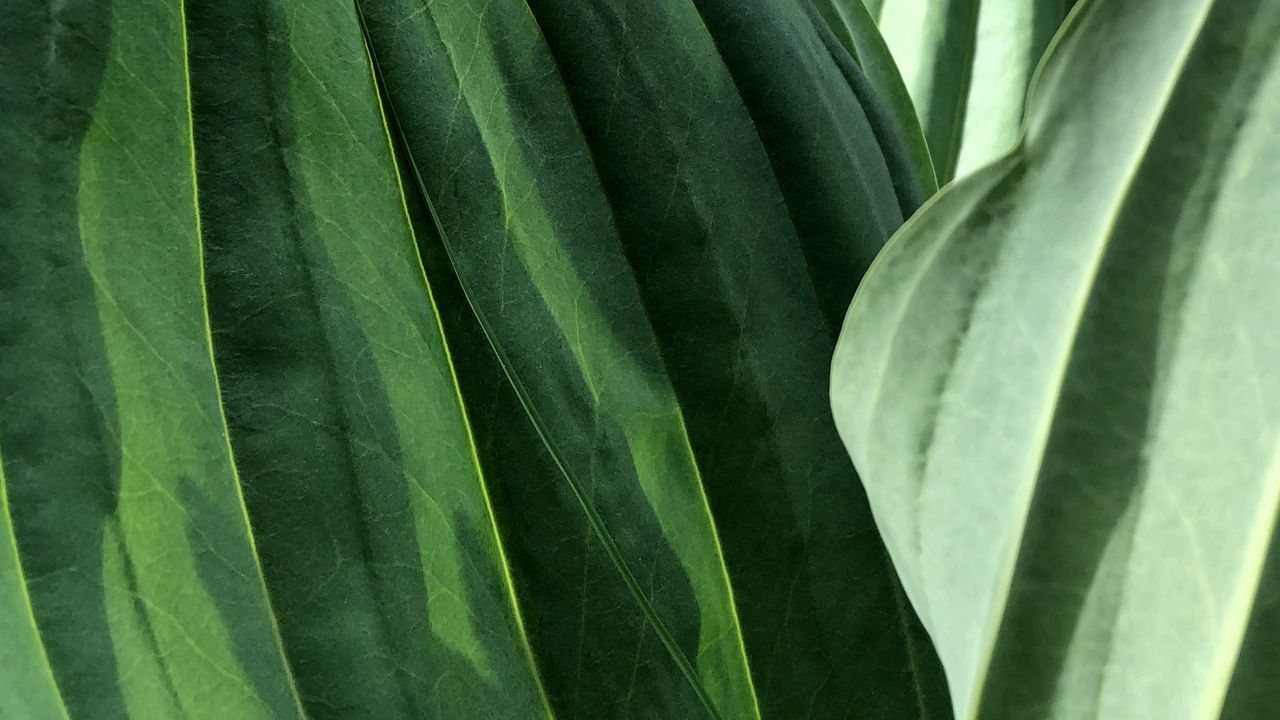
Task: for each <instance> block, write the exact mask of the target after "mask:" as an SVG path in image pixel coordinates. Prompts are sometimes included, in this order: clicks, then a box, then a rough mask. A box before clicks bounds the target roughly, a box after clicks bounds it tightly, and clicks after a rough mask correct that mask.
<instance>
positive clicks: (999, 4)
mask: <svg viewBox="0 0 1280 720" xmlns="http://www.w3.org/2000/svg"><path fill="white" fill-rule="evenodd" d="M826 1H828V2H830V1H832V0H826ZM863 2H864V3H865V4H866V6H867V9H868V10H869V11H870V12H871V14H872V15H873V16H874V17H875V18H876V21H877V23H878V24H879V27H880V32H881V33H882V34H883V35H884V39H885V42H886V43H887V44H888V46H889V49H890V51H891V52H892V54H893V58H894V60H896V61H897V64H898V68H899V70H900V71H901V73H902V77H903V80H904V81H905V82H906V86H907V90H908V92H909V93H910V95H911V98H912V99H913V100H914V101H915V107H916V111H917V112H918V114H919V117H920V124H921V125H922V126H923V127H924V134H925V137H926V138H927V139H928V144H929V150H930V152H931V154H932V156H933V162H934V167H935V169H936V170H937V174H938V181H939V182H940V183H943V184H945V183H947V182H948V181H950V180H951V179H953V178H955V177H962V176H964V175H967V174H969V173H971V172H973V171H974V170H976V169H978V168H980V167H982V166H984V165H986V164H987V163H989V162H991V161H992V160H994V159H996V158H998V157H999V156H1001V155H1003V154H1004V153H1006V152H1007V151H1008V150H1009V149H1010V148H1011V147H1012V146H1013V144H1014V142H1015V141H1016V140H1017V137H1018V131H1019V127H1020V125H1021V123H1022V118H1023V108H1024V104H1025V103H1024V100H1025V97H1026V91H1027V86H1028V84H1029V83H1030V80H1031V75H1032V72H1033V71H1034V70H1035V67H1036V65H1037V63H1038V62H1039V61H1040V57H1041V55H1042V53H1043V52H1044V49H1045V47H1046V46H1047V45H1048V44H1049V40H1050V39H1051V38H1052V37H1053V34H1054V32H1055V31H1056V30H1057V29H1058V26H1059V25H1060V24H1061V23H1062V21H1063V18H1064V17H1065V16H1066V12H1067V10H1069V9H1070V8H1069V7H1064V4H1063V2H1062V0H983V1H981V2H980V1H979V0H942V1H941V2H939V1H938V0H863Z"/></svg>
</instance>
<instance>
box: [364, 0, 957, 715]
mask: <svg viewBox="0 0 1280 720" xmlns="http://www.w3.org/2000/svg"><path fill="white" fill-rule="evenodd" d="M360 5H361V8H362V10H363V12H364V13H365V16H366V18H367V20H368V27H369V37H370V41H371V45H372V49H373V51H374V55H375V58H376V61H377V64H378V66H379V68H380V70H381V72H382V75H383V77H384V80H385V88H386V91H387V94H388V97H389V98H390V101H391V105H392V106H393V107H394V108H395V111H396V112H395V115H396V117H397V118H398V122H399V125H400V127H401V129H402V131H403V134H404V138H405V140H406V146H407V149H408V155H409V156H410V157H411V159H412V166H413V170H414V172H415V181H416V182H417V183H418V184H419V185H420V189H421V190H422V191H423V192H424V196H425V197H426V198H428V199H429V202H430V203H431V206H432V222H433V224H438V228H439V230H441V231H442V232H441V240H442V242H443V244H444V248H445V250H447V254H448V257H449V259H450V262H451V263H452V265H453V266H454V268H455V269H456V271H457V274H458V276H459V278H460V280H461V286H462V287H461V289H459V290H458V295H459V296H461V297H465V300H466V301H467V302H468V303H470V304H471V305H473V306H474V309H475V311H476V314H477V317H478V320H479V322H480V323H481V324H482V326H483V330H484V333H485V335H486V336H487V339H489V340H491V341H492V344H493V345H494V347H495V348H496V350H497V360H496V361H494V360H490V361H489V367H488V370H487V371H485V370H484V369H483V368H482V366H483V365H484V363H485V360H484V358H483V356H484V355H485V353H487V352H488V349H487V348H485V347H484V344H483V343H481V342H475V341H472V342H471V343H470V346H471V347H472V348H475V349H474V350H472V351H471V352H466V351H460V352H462V353H464V354H461V355H460V358H461V359H460V362H459V368H460V370H461V373H462V375H463V377H464V383H463V384H464V395H465V396H467V397H468V405H469V407H474V411H473V416H474V417H475V418H476V422H477V426H478V427H479V428H480V430H479V433H480V434H481V435H482V442H481V443H480V446H481V448H482V456H485V455H486V454H489V453H491V454H492V459H491V466H492V467H493V468H494V472H493V476H496V477H498V478H500V479H499V480H498V481H497V482H496V483H495V486H496V487H498V488H499V489H498V490H497V491H496V492H497V494H498V495H500V496H504V500H503V501H502V502H500V503H499V507H498V515H499V518H500V519H501V520H502V523H503V526H504V527H512V528H520V530H519V531H517V532H513V533H511V534H510V536H509V537H510V542H511V546H512V553H511V555H512V558H513V563H514V565H515V567H516V570H517V573H516V577H517V587H519V588H520V589H521V591H522V593H523V594H524V596H525V597H528V598H530V599H531V600H532V601H531V602H529V603H528V605H527V606H526V607H527V609H528V617H529V619H530V624H529V627H530V631H531V635H532V636H533V639H534V646H535V649H536V651H537V652H538V657H539V660H540V662H541V666H542V668H543V670H544V677H545V678H546V680H547V683H548V688H549V693H550V695H551V696H552V697H553V698H555V699H558V700H559V701H560V702H562V703H563V708H564V712H565V714H566V715H568V716H571V717H616V716H630V715H632V714H634V713H636V712H639V708H645V710H644V712H652V713H653V714H654V715H656V716H659V717H690V716H696V715H699V714H700V713H702V712H703V711H702V710H700V708H702V707H704V706H705V708H706V710H707V711H708V712H715V713H718V714H719V715H720V716H722V717H726V718H746V717H756V716H757V714H763V715H765V716H771V717H772V716H780V717H823V716H829V715H831V714H833V713H835V714H840V713H844V712H847V711H848V708H850V707H859V708H866V712H867V713H868V714H871V715H872V716H875V715H880V716H884V717H904V716H905V717H926V716H927V717H936V716H939V715H942V714H945V712H946V710H945V698H943V697H942V693H941V692H940V690H941V687H940V685H939V684H938V682H937V675H936V671H935V668H934V665H933V663H934V662H936V660H934V659H933V658H932V657H931V656H930V654H929V653H930V651H929V649H928V646H927V643H925V642H924V639H923V637H922V636H918V635H917V633H918V629H917V628H916V627H915V625H914V622H915V621H914V619H913V618H912V617H911V616H910V611H909V609H907V608H906V607H905V605H904V604H902V603H900V602H899V597H898V596H897V595H896V593H895V582H894V580H893V579H892V576H891V574H890V572H889V571H888V568H887V565H886V563H885V558H884V555H883V549H882V548H881V546H880V545H879V541H878V540H877V539H876V537H875V535H874V531H873V528H872V525H871V522H870V516H869V515H868V511H867V508H866V506H865V500H864V498H863V497H862V495H861V493H860V491H859V489H858V487H857V484H856V482H855V481H854V477H853V474H852V470H851V468H850V467H849V466H848V464H847V462H846V461H845V460H844V458H843V457H842V456H841V453H840V450H839V445H838V439H837V438H836V436H835V434H834V430H833V429H832V426H831V424H830V418H829V416H828V415H827V413H828V411H827V409H826V408H825V404H826V403H825V389H824V384H825V383H824V378H825V374H826V373H825V368H826V366H827V362H828V360H827V358H828V357H829V353H830V351H831V349H832V347H833V337H834V334H835V328H836V326H837V323H838V321H839V318H840V317H841V315H842V314H843V310H844V307H846V306H847V302H848V300H849V294H850V292H851V288H852V283H851V282H850V280H851V279H852V278H856V277H858V276H859V275H860V274H861V272H862V270H863V269H864V268H865V267H866V264H867V263H868V262H869V260H870V259H871V257H872V256H873V255H874V253H875V252H876V251H878V249H879V248H880V246H881V244H882V243H883V241H884V238H885V237H886V235H887V234H888V233H889V232H891V231H892V229H893V228H895V227H896V226H897V225H898V223H900V222H901V218H902V217H903V215H904V212H909V211H910V209H912V208H914V205H915V203H916V202H918V200H919V197H920V196H921V193H920V191H919V186H918V184H916V181H915V180H914V179H913V178H911V175H910V170H909V169H908V168H909V165H908V164H907V162H906V160H905V157H906V155H905V153H904V152H903V151H902V150H901V149H900V148H899V147H898V146H897V145H896V137H886V139H885V140H884V143H885V144H884V145H883V146H882V144H881V140H880V138H879V137H878V136H877V134H876V131H875V128H874V127H873V123H872V122H871V121H869V120H867V119H865V118H866V115H867V114H868V113H867V112H866V111H864V109H863V107H864V103H873V102H875V100H874V99H873V98H872V96H871V94H870V93H869V92H866V93H865V94H863V93H864V91H865V90H866V84H865V80H863V79H862V78H861V75H860V73H858V71H857V68H856V66H855V65H853V63H852V62H850V61H849V58H848V57H847V56H845V55H842V54H837V53H834V52H833V46H832V45H830V44H829V43H828V42H826V41H825V40H824V36H823V35H822V32H824V31H825V28H822V26H821V25H820V24H818V23H820V22H821V21H820V18H817V17H816V16H814V15H812V14H811V13H809V12H807V11H805V10H804V9H803V8H802V7H801V6H800V5H791V4H776V3H766V2H749V3H741V2H734V3H729V2H698V3H691V2H688V1H687V0H666V1H664V2H658V3H624V2H607V1H603V0H602V1H598V2H587V3H579V4H564V3H552V2H530V3H528V4H527V5H526V3H524V2H521V1H516V0H496V1H494V2H484V3H470V2H459V3H434V4H429V3H422V2H418V1H408V0H406V1H403V2H389V1H387V0H376V1H374V0H371V1H367V2H362V3H361V4H360ZM820 28H821V29H820ZM835 49H837V50H838V49H839V47H838V46H835ZM840 58H844V60H843V61H842V60H841V59H840ZM850 77H852V78H853V81H854V82H856V83H860V84H861V85H860V86H859V85H857V84H848V83H850V80H849V78H850ZM878 112H882V110H878ZM895 187H896V189H895ZM440 255H443V252H441V253H440ZM426 257H427V258H428V266H431V265H432V264H433V263H432V262H431V261H430V257H431V254H430V253H428V254H427V256H426ZM446 314H447V313H446ZM486 372H487V373H488V374H487V375H486V374H485V373H486ZM498 373H503V374H506V375H507V376H509V377H510V378H511V380H512V381H513V383H514V387H515V390H514V396H508V397H506V398H505V399H503V397H502V396H503V393H502V392H501V391H500V390H498V389H496V388H497V387H498V386H499V385H500V383H499V382H497V381H496V380H495V379H494V377H493V376H494V375H496V374H498ZM469 374H470V375H473V376H474V377H473V379H472V380H470V381H468V380H467V376H468V375H469ZM486 386H488V387H491V388H495V389H493V390H491V391H490V392H489V393H488V394H487V399H485V400H483V401H482V402H477V403H476V404H475V406H472V402H471V400H472V399H473V398H481V397H486V395H485V394H483V393H484V391H483V389H482V388H484V387H486ZM471 388H475V390H474V391H473V390H472V389H471ZM495 396H496V397H495ZM519 404H522V405H524V406H525V407H526V408H527V409H528V411H529V412H530V414H531V415H532V416H533V421H534V428H533V432H534V433H536V434H538V435H540V436H541V437H542V439H543V440H544V441H545V443H546V445H547V446H548V447H549V454H548V455H547V456H545V457H538V456H537V455H536V453H531V454H530V456H529V458H528V463H529V464H528V465H526V464H525V461H524V460H521V461H520V462H514V461H512V460H510V458H511V457H513V456H514V457H521V456H520V455H518V454H517V452H518V451H512V450H509V449H508V450H504V448H511V447H516V448H521V447H528V446H529V445H530V444H531V441H530V440H529V439H528V435H529V432H528V431H520V432H517V433H514V434H510V433H504V432H503V431H502V426H501V423H502V422H504V420H503V417H505V418H507V419H506V420H505V422H507V423H508V424H510V422H511V421H510V418H511V417H512V415H513V414H515V412H516V408H518V405H519ZM512 435H514V437H513V436H512ZM547 466H550V468H551V469H552V470H554V471H556V472H557V473H558V474H559V475H561V477H545V476H543V475H542V473H543V472H545V468H546V467H547ZM533 478H536V479H533ZM577 506H580V508H581V509H579V508H578V507H577ZM584 511H585V513H586V517H587V518H588V521H587V522H582V521H577V522H575V521H573V520H572V518H573V517H574V516H575V515H577V514H579V513H581V512H584ZM547 518H555V521H550V520H548V519H547ZM560 518H564V520H561V519H560ZM548 548H554V550H548ZM566 617H568V618H574V621H573V622H566ZM601 636H606V637H609V638H610V640H609V641H608V642H605V643H601V642H599V641H598V640H596V639H595V638H598V637H601ZM619 647H622V648H625V649H626V650H625V651H624V652H619V651H618V648H619ZM912 652H915V653H917V654H918V657H914V658H913V657H912V655H911V653H912ZM913 672H914V673H915V674H914V675H913ZM917 686H919V687H920V688H921V689H920V690H919V691H918V690H917Z"/></svg>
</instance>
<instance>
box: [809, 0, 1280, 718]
mask: <svg viewBox="0 0 1280 720" xmlns="http://www.w3.org/2000/svg"><path fill="white" fill-rule="evenodd" d="M1081 5H1082V7H1080V8H1078V9H1077V13H1078V14H1077V15H1075V17H1074V20H1073V22H1072V24H1071V25H1070V26H1069V30H1067V31H1066V33H1065V35H1064V36H1062V37H1061V39H1060V41H1059V42H1058V44H1057V46H1056V47H1055V49H1054V50H1052V51H1051V55H1050V57H1051V58H1052V59H1051V60H1049V61H1048V62H1047V64H1046V65H1045V67H1044V69H1043V71H1042V75H1041V77H1040V80H1039V82H1038V83H1037V86H1036V89H1035V90H1034V91H1033V95H1034V97H1033V101H1032V104H1031V108H1030V111H1029V119H1028V124H1027V128H1026V136H1025V140H1024V141H1023V142H1022V143H1021V144H1020V145H1019V147H1018V148H1017V149H1016V151H1014V152H1013V154H1012V155H1010V156H1009V157H1007V158H1005V159H1004V160H1002V161H1000V162H999V163H997V164H996V165H994V166H993V167H991V168H989V169H987V170H984V171H982V172H980V173H978V174H977V175H975V176H974V177H972V178H970V179H968V180H965V181H963V182H961V183H959V184H958V185H956V186H955V187H953V188H952V189H951V190H949V191H945V192H944V193H943V194H942V195H941V196H939V197H938V198H937V200H936V202H935V203H933V204H932V205H931V206H930V207H928V208H927V209H925V210H924V211H922V212H921V213H920V214H919V215H918V216H917V217H916V218H915V219H913V220H912V222H911V223H910V224H909V226H908V227H907V228H904V229H903V231H901V232H900V233H899V234H898V235H897V237H896V238H895V240H894V241H893V243H892V244H891V245H890V247H889V248H888V249H887V250H886V252H885V253H884V255H883V256H882V258H881V260H879V261H878V263H877V265H876V267H875V269H874V270H873V271H872V272H871V274H870V275H869V276H868V278H867V281H866V284H865V285H864V286H863V288H862V289H861V290H860V291H859V295H858V298H857V299H856V300H855V302H854V304H853V307H852V308H851V310H850V313H849V317H848V320H847V323H846V326H845V330H844V334H843V336H842V339H841V345H840V347H839V349H838V351H837V356H836V360H835V368H834V375H833V377H834V380H833V389H832V395H833V397H832V400H833V403H834V405H835V410H836V416H837V420H838V421H839V422H840V425H841V430H842V435H843V436H844V438H845V440H846V442H847V443H848V446H849V449H850V452H851V454H852V455H853V457H854V460H855V463H856V464H857V466H858V468H859V470H860V471H861V472H862V473H863V477H864V479H865V481H866V485H867V487H868V490H869V492H870V494H871V497H872V505H873V507H874V508H875V510H876V517H877V520H878V522H879V525H880V527H881V529H882V530H883V531H884V533H885V535H886V538H887V542H888V544H889V547H890V550H891V552H892V554H893V557H894V560H895V562H896V564H897V567H898V569H899V571H900V573H901V575H902V578H903V582H904V584H905V585H906V587H907V590H908V591H909V594H910V596H911V598H912V600H913V602H914V604H915V606H916V608H917V609H918V610H919V612H920V614H921V617H922V619H923V620H924V621H925V624H926V626H927V627H928V628H929V630H930V632H931V634H932V636H933V638H934V640H935V642H936V643H937V646H938V648H939V652H940V654H941V656H942V659H943V663H944V665H945V666H946V669H947V674H948V679H949V681H950V684H951V688H952V694H953V698H954V701H955V706H956V707H957V708H958V712H959V715H960V716H961V717H983V718H1025V717H1044V718H1083V717H1090V718H1093V717H1100V718H1124V719H1125V720H1128V719H1130V718H1161V719H1165V718H1169V719H1177V718H1206V717H1217V716H1219V715H1221V716H1223V717H1229V718H1261V717H1269V716H1270V715H1271V714H1272V713H1273V708H1274V704H1275V701H1276V695H1275V693H1276V690H1275V688H1276V685H1275V678H1276V672H1277V660H1276V654H1275V651H1274V644H1275V640H1276V637H1277V635H1276V632H1277V624H1276V623H1277V621H1276V618H1277V613H1276V608H1277V598H1278V597H1280V575H1278V574H1277V562H1278V561H1277V550H1276V540H1275V537H1276V533H1275V529H1276V526H1277V510H1278V506H1280V374H1278V373H1280V335H1278V334H1277V333H1276V332H1275V319H1274V308H1275V307H1276V306H1277V304H1280V282H1277V281H1278V280H1280V245H1278V244H1277V243H1276V242H1275V239H1276V235H1275V232H1276V231H1275V225H1276V222H1277V216H1276V207H1277V204H1278V203H1280V173H1277V171H1276V168H1277V167H1280V134H1277V132H1276V121H1275V118H1276V117H1277V116H1278V114H1280V2H1276V1H1275V0H1245V1H1238V0H1219V1H1217V2H1211V1H1209V0H1187V1H1185V2H1172V3H1171V2H1164V1H1159V0H1134V1H1132V2H1105V1H1102V2H1091V3H1082V4H1081Z"/></svg>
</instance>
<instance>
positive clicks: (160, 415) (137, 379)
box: [0, 0, 301, 718]
mask: <svg viewBox="0 0 1280 720" xmlns="http://www.w3.org/2000/svg"><path fill="white" fill-rule="evenodd" d="M0 27H3V28H4V29H5V30H4V32H5V41H4V45H3V47H4V49H3V51H2V52H0V83H2V84H0V93H2V94H0V156H2V157H4V159H5V160H4V161H5V171H4V173H2V174H0V238H3V240H2V241H0V452H2V453H3V463H4V464H3V473H4V480H5V490H6V495H7V508H6V510H7V516H8V522H9V523H11V524H12V527H11V528H10V529H11V531H12V535H11V536H10V535H9V534H8V533H5V536H6V538H8V537H12V538H13V539H14V543H15V544H16V548H17V555H18V557H17V558H16V559H15V560H16V561H19V562H20V563H21V571H18V570H17V562H10V563H7V564H6V570H5V579H6V580H7V581H8V582H7V583H6V588H5V590H4V594H5V595H6V596H8V597H17V596H20V595H22V594H23V593H24V592H25V594H26V596H27V597H28V598H29V602H30V610H29V612H28V613H25V614H22V615H17V616H14V618H13V619H11V620H6V623H16V624H17V627H18V629H17V630H16V635H15V639H14V641H13V642H12V644H11V641H10V637H9V636H8V635H7V634H6V637H5V639H4V642H3V648H4V649H3V657H4V660H3V663H4V665H5V667H6V672H5V673H4V675H3V676H0V695H3V696H6V703H7V702H9V701H8V699H7V698H10V697H12V698H16V699H17V702H19V703H23V704H25V705H26V708H25V710H27V711H30V712H32V713H38V714H33V715H25V716H23V715H19V716H22V717H45V716H48V717H57V715H46V713H52V712H54V710H53V708H54V707H55V703H54V701H53V700H52V699H48V698H47V697H46V693H47V690H46V688H45V686H44V684H43V683H44V680H43V678H45V677H46V676H47V673H48V672H49V668H50V667H51V669H52V674H53V677H54V678H55V679H56V681H57V686H58V688H59V690H60V692H61V695H62V698H63V699H64V700H65V703H66V708H67V709H68V710H70V711H71V714H72V716H73V717H129V716H134V717H150V718H162V717H192V718H218V717H236V718H288V717H300V715H301V713H300V709H299V707H298V704H297V698H296V697H295V695H294V692H293V685H292V682H291V680H290V678H289V672H288V669H287V667H286V664H285V660H284V656H283V655H282V654H281V652H280V645H279V638H278V636H277V633H276V629H275V624H274V619H273V617H272V614H271V611H270V608H269V606H268V602H267V595H266V592H265V589H264V587H263V582H262V577H261V575H260V572H259V568H258V564H257V560H256V558H255V556H254V547H253V543H252V540H251V538H250V534H249V527H248V524H247V522H246V518H245V514H244V508H243V506H242V504H241V500H240V492H239V486H238V484H237V476H236V469H235V466H234V464H233V462H232V455H231V449H230V447H229V446H228V444H227V435H226V428H225V425H224V422H223V416H222V410H221V408H220V406H219V402H218V384H217V379H216V377H215V375H214V370H213V358H212V355H211V352H210V343H209V329H208V323H207V320H206V315H205V303H204V291H203V286H202V284H201V263H200V253H201V233H200V222H199V215H198V213H197V210H196V187H195V177H194V166H193V147H192V142H191V123H190V114H189V111H188V108H189V94H188V84H187V77H188V68H187V63H186V57H187V54H186V49H187V48H186V35H185V33H184V28H183V14H182V12H181V5H180V4H174V3H162V2H142V1H133V2H117V3H112V4H108V3H101V2H82V1H76V0H72V1H69V2H65V3H56V4H52V5H51V4H49V3H45V2H31V1H27V0H15V1H14V2H7V3H5V4H4V5H3V8H0ZM6 542H7V541H6ZM19 572H21V574H18V573H19ZM14 583H23V584H24V587H20V588H15V587H13V584H14ZM27 618H31V619H33V621H34V623H35V626H36V628H37V629H38V631H39V635H40V639H41V642H42V644H43V646H44V650H45V651H46V653H47V660H48V664H49V667H32V666H31V663H40V662H43V660H44V656H42V654H40V653H36V652H33V651H30V650H29V649H27V650H24V648H26V647H27V645H26V643H25V642H24V641H23V640H22V638H23V637H24V632H26V631H25V630H22V629H21V628H22V623H23V622H25V620H26V619H27ZM11 652H13V653H14V654H13V655H11V654H10V653H11ZM10 663H14V664H16V665H18V667H16V668H10ZM28 678H35V679H37V680H36V681H37V682H39V683H40V684H38V685H31V684H28V683H27V679H28ZM37 695H38V696H39V698H46V699H43V700H41V699H38V697H37Z"/></svg>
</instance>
